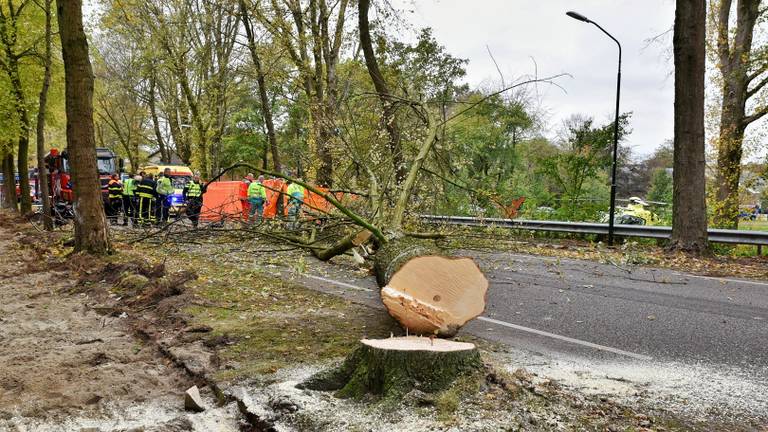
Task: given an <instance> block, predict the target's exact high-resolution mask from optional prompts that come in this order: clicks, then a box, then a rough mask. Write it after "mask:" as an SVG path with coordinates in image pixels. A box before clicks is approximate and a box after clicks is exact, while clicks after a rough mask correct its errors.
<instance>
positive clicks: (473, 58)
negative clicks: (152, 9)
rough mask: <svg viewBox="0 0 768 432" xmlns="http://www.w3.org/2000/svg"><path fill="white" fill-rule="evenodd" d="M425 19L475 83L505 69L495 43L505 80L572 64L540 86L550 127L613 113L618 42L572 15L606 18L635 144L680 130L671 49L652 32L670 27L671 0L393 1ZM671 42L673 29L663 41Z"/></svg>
mask: <svg viewBox="0 0 768 432" xmlns="http://www.w3.org/2000/svg"><path fill="white" fill-rule="evenodd" d="M393 4H394V5H396V6H399V7H401V8H403V9H405V10H408V11H412V12H408V13H406V14H405V18H406V19H407V20H408V21H409V22H410V23H412V24H413V25H414V26H417V27H425V26H428V27H432V28H433V29H434V35H435V38H436V39H437V40H438V41H439V42H440V43H442V44H443V45H445V47H446V48H447V49H448V51H449V52H450V53H451V54H452V55H454V56H456V57H460V58H466V59H468V60H469V64H468V65H467V82H468V83H469V84H470V85H471V86H473V87H476V86H479V85H482V84H483V83H484V82H485V83H487V82H489V81H491V80H495V81H498V80H499V74H498V72H497V71H496V68H495V66H494V64H493V61H492V60H491V58H490V57H489V55H488V51H487V49H486V45H487V46H488V47H490V49H491V51H492V53H493V56H494V58H495V59H496V61H497V62H498V64H499V66H500V68H501V70H502V72H503V73H504V75H505V78H506V80H507V81H510V80H511V79H512V78H514V77H519V76H521V75H526V74H532V73H533V72H534V67H533V63H532V61H531V57H533V58H534V59H536V63H537V64H538V73H539V77H543V76H549V75H554V74H558V73H561V72H566V73H569V74H571V75H572V76H573V77H572V78H568V77H566V78H561V79H560V80H559V81H558V82H559V83H560V85H562V86H563V87H564V88H565V90H566V91H567V94H566V93H564V92H563V91H562V90H560V89H557V88H554V87H549V88H546V87H540V89H541V90H542V91H541V103H542V105H543V106H544V107H545V108H546V109H547V110H548V112H549V113H550V115H549V124H548V126H549V130H550V133H549V134H548V135H554V133H555V132H556V131H557V130H558V129H560V127H561V124H562V120H563V119H564V118H567V117H569V116H570V115H571V114H574V113H580V114H587V115H590V116H593V117H594V118H595V119H596V120H598V121H599V122H601V123H603V122H608V121H610V120H612V119H613V110H614V108H613V107H614V101H615V99H614V98H615V91H616V61H617V48H616V44H615V43H614V42H613V41H612V40H610V39H609V38H608V37H607V36H605V35H604V34H603V33H601V32H600V30H599V29H597V28H596V27H594V26H593V25H591V24H586V23H583V22H580V21H576V20H573V19H571V18H569V17H567V16H566V15H565V12H566V11H568V10H575V11H577V12H580V13H581V14H583V15H585V16H587V17H589V18H590V19H592V20H594V21H595V22H598V23H600V25H601V26H603V28H605V29H606V30H607V31H608V32H610V33H611V34H613V35H614V36H615V37H616V38H617V39H619V41H620V42H621V44H622V47H623V50H624V53H623V68H622V75H623V76H622V87H621V92H622V95H621V99H622V100H621V111H622V112H626V111H632V112H633V116H632V120H631V127H632V129H633V132H632V134H631V135H630V136H629V138H628V139H627V141H626V144H627V145H630V146H632V147H633V149H634V150H635V151H636V152H637V153H639V154H648V153H650V152H652V151H653V149H654V148H656V147H657V146H658V145H659V144H661V143H662V142H664V141H665V140H667V139H670V138H672V126H673V124H672V104H673V98H674V82H673V78H672V76H671V75H670V73H671V71H672V64H671V62H670V61H669V60H667V56H668V50H669V49H670V48H671V47H668V46H664V45H663V44H651V45H650V46H649V44H648V40H649V39H650V38H653V37H654V36H657V35H660V34H662V33H664V32H666V31H667V30H669V29H670V28H671V27H672V23H673V22H674V2H673V1H672V0H475V1H468V0H394V1H393ZM664 41H665V43H668V44H671V37H667V38H665V39H664Z"/></svg>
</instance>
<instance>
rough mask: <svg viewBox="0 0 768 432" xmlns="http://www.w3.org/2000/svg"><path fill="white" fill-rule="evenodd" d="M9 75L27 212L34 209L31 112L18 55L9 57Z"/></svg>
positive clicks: (23, 205) (21, 187) (22, 206)
mask: <svg viewBox="0 0 768 432" xmlns="http://www.w3.org/2000/svg"><path fill="white" fill-rule="evenodd" d="M8 67H9V69H8V75H9V77H10V81H11V87H12V88H13V94H14V98H15V105H16V113H17V115H18V116H19V137H18V145H19V146H18V149H17V154H16V156H17V158H18V160H17V162H16V163H17V165H18V166H17V169H18V170H19V191H20V193H21V196H20V197H19V204H20V211H21V213H22V214H27V213H29V212H31V211H32V200H31V199H30V196H29V195H30V188H29V161H28V158H29V129H30V122H29V113H28V111H27V98H26V95H25V94H24V87H23V84H22V82H21V77H20V75H19V62H18V60H17V59H16V57H12V58H10V59H8Z"/></svg>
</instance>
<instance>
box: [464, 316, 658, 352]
mask: <svg viewBox="0 0 768 432" xmlns="http://www.w3.org/2000/svg"><path fill="white" fill-rule="evenodd" d="M477 319H478V320H480V321H485V322H489V323H493V324H496V325H500V326H503V327H509V328H511V329H515V330H520V331H524V332H528V333H533V334H536V335H539V336H544V337H548V338H552V339H557V340H561V341H564V342H569V343H572V344H576V345H581V346H585V347H589V348H594V349H596V350H600V351H606V352H610V353H614V354H619V355H623V356H627V357H632V358H633V359H637V360H645V361H648V360H653V357H650V356H647V355H643V354H636V353H633V352H629V351H624V350H621V349H618V348H613V347H609V346H605V345H598V344H596V343H592V342H587V341H583V340H581V339H574V338H570V337H568V336H561V335H559V334H555V333H549V332H545V331H543V330H536V329H532V328H528V327H523V326H521V325H517V324H512V323H508V322H506V321H499V320H497V319H493V318H487V317H484V316H481V317H477Z"/></svg>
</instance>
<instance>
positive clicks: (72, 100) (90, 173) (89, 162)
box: [56, 0, 109, 254]
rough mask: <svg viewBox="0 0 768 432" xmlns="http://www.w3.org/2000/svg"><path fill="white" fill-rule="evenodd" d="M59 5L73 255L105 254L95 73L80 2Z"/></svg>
mask: <svg viewBox="0 0 768 432" xmlns="http://www.w3.org/2000/svg"><path fill="white" fill-rule="evenodd" d="M56 5H57V15H58V19H59V35H60V37H61V48H62V54H63V58H64V80H65V99H66V111H67V151H68V152H69V161H70V164H71V170H72V183H73V185H74V192H75V197H74V203H73V204H74V210H75V251H78V252H80V251H82V252H87V253H91V254H103V253H106V252H107V251H108V250H109V234H108V231H107V219H106V217H105V216H104V203H103V201H102V196H101V185H100V183H99V176H98V169H97V166H96V142H95V138H94V129H93V69H92V68H91V61H90V58H89V57H88V40H87V39H86V35H85V30H84V29H83V14H82V0H57V2H56Z"/></svg>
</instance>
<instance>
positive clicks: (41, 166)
mask: <svg viewBox="0 0 768 432" xmlns="http://www.w3.org/2000/svg"><path fill="white" fill-rule="evenodd" d="M51 3H53V0H45V4H44V6H43V9H44V12H45V54H44V68H45V70H44V72H43V86H42V88H41V89H40V98H39V104H38V105H39V106H38V110H37V183H38V184H39V185H40V186H39V187H40V189H39V192H40V198H41V200H42V203H43V226H44V227H45V230H46V231H52V230H53V218H52V213H51V197H50V191H49V187H48V180H49V178H48V169H47V167H46V166H45V110H46V107H47V104H48V88H49V87H50V86H51V49H52V48H51V45H52V40H51V39H52V37H53V36H52V32H51V13H52V12H51Z"/></svg>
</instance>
